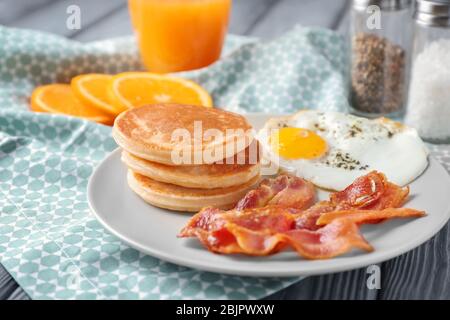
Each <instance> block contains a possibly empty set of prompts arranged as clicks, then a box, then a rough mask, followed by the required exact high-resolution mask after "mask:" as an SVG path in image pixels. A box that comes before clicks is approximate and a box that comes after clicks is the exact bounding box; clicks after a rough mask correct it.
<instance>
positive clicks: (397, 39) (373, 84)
mask: <svg viewBox="0 0 450 320" xmlns="http://www.w3.org/2000/svg"><path fill="white" fill-rule="evenodd" d="M411 4H412V1H411V0H353V4H352V10H351V29H350V38H351V90H350V95H351V97H350V98H351V105H352V112H353V113H355V114H358V115H361V116H366V117H378V116H392V117H395V116H400V115H402V114H403V112H404V109H405V104H406V101H405V100H406V99H405V97H406V95H407V70H408V58H409V55H408V53H409V51H410V46H411V33H410V30H411V28H410V27H409V26H410V24H411V15H412V12H411Z"/></svg>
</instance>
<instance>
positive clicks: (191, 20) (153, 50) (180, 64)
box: [128, 0, 231, 73]
mask: <svg viewBox="0 0 450 320" xmlns="http://www.w3.org/2000/svg"><path fill="white" fill-rule="evenodd" d="M128 4H129V11H130V16H131V21H132V24H133V28H134V30H135V33H136V35H137V39H138V43H139V49H140V53H141V57H142V60H143V63H144V65H145V66H146V68H147V69H148V70H149V71H152V72H161V73H166V72H175V71H185V70H192V69H197V68H201V67H205V66H207V65H209V64H211V63H213V62H214V61H216V60H217V59H218V58H219V57H220V53H221V50H222V45H223V41H224V38H225V35H226V32H227V27H228V19H229V13H230V8H231V0H164V1H162V0H129V1H128Z"/></svg>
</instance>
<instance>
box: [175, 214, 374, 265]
mask: <svg viewBox="0 0 450 320" xmlns="http://www.w3.org/2000/svg"><path fill="white" fill-rule="evenodd" d="M342 220H344V219H338V220H336V222H333V223H330V224H329V225H327V226H326V227H324V228H321V229H319V230H317V231H310V230H305V229H297V228H296V226H295V215H294V214H292V213H290V212H289V210H288V209H286V208H283V207H279V206H267V207H265V208H259V209H248V210H244V211H239V210H230V211H226V212H224V211H220V210H214V209H212V208H206V209H203V210H202V211H200V212H199V213H198V214H196V215H195V216H194V217H193V218H192V219H191V222H192V223H189V224H188V226H186V227H185V228H184V229H183V230H182V231H181V233H180V234H179V236H180V237H189V236H196V237H197V238H198V239H199V240H200V241H201V242H202V243H203V244H204V245H205V246H206V247H207V248H208V249H209V250H210V251H213V252H217V253H226V254H229V253H244V254H247V255H255V256H265V255H269V254H273V253H276V252H278V251H280V250H281V249H283V248H285V247H286V246H288V245H290V246H292V247H293V248H294V249H295V250H296V251H297V252H298V253H299V254H300V255H301V256H303V257H305V258H308V259H325V258H329V257H333V256H336V255H339V254H342V253H344V252H347V251H349V250H350V249H351V248H361V249H363V250H371V247H370V245H369V244H368V243H367V241H365V240H364V238H363V237H362V236H361V234H360V233H359V230H358V228H357V226H356V224H355V223H353V222H352V221H351V220H346V221H342ZM206 221H208V223H207V224H205V222H206Z"/></svg>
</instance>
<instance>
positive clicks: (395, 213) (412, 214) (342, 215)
mask: <svg viewBox="0 0 450 320" xmlns="http://www.w3.org/2000/svg"><path fill="white" fill-rule="evenodd" d="M423 216H425V212H424V211H419V210H415V209H408V208H387V209H383V210H342V211H332V212H327V213H324V214H322V215H321V216H320V217H319V218H318V219H317V222H316V224H317V225H319V226H321V225H328V224H329V223H331V222H332V221H334V220H336V219H346V220H351V221H353V222H355V223H357V224H364V223H373V221H378V220H380V219H383V220H384V219H391V218H418V217H423Z"/></svg>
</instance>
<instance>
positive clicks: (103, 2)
mask: <svg viewBox="0 0 450 320" xmlns="http://www.w3.org/2000/svg"><path fill="white" fill-rule="evenodd" d="M72 4H76V5H78V6H79V7H80V8H81V23H82V25H81V29H80V30H69V29H67V28H66V26H65V21H66V18H67V14H66V9H67V7H68V6H69V5H72ZM348 6H349V3H348V2H347V1H346V0H233V11H232V16H231V24H230V32H231V33H235V34H240V35H249V36H258V37H261V38H273V37H276V36H278V35H280V34H282V33H283V32H285V31H286V30H289V29H290V28H292V27H293V26H294V25H296V24H302V25H305V26H321V27H327V28H331V29H335V30H338V31H340V32H346V30H347V21H348V14H347V12H348ZM0 24H2V25H6V26H11V27H18V28H30V29H37V30H44V31H48V32H52V33H56V34H60V35H62V36H66V37H68V38H71V39H75V40H79V41H93V40H99V39H105V38H110V37H114V36H123V35H129V34H131V33H132V30H131V25H130V21H129V17H128V11H127V4H126V1H125V0H0ZM0 45H1V44H0ZM449 161H450V159H449ZM449 253H450V233H449V224H447V226H446V227H444V229H443V230H441V232H440V233H439V234H438V235H437V236H435V237H434V238H433V239H432V240H430V241H428V242H427V243H425V244H424V245H422V246H420V247H419V248H417V249H415V250H413V251H411V252H409V253H407V254H404V255H402V256H400V257H398V258H396V259H392V260H390V261H388V262H385V263H382V264H380V265H379V267H380V270H381V288H380V289H378V290H377V289H368V287H367V285H366V281H367V279H368V276H369V274H368V273H367V272H366V269H359V270H354V271H349V272H343V273H338V274H332V275H324V276H315V277H309V278H307V279H305V280H303V281H301V282H300V283H298V284H295V285H293V286H291V287H289V288H287V289H285V290H283V291H281V292H279V293H276V294H274V295H273V296H271V297H270V298H274V299H449V298H450V277H449V275H450V266H449V262H450V256H449ZM0 299H29V298H28V296H27V295H26V294H25V293H24V292H23V290H22V289H21V288H20V287H18V286H17V284H16V283H15V281H14V280H13V279H12V278H11V276H10V275H9V274H8V273H7V272H6V271H5V270H4V269H3V268H2V267H1V266H0Z"/></svg>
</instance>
